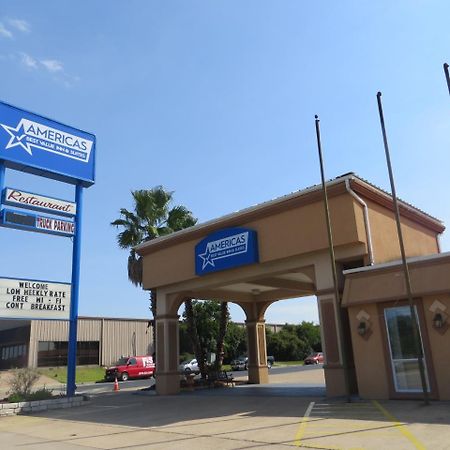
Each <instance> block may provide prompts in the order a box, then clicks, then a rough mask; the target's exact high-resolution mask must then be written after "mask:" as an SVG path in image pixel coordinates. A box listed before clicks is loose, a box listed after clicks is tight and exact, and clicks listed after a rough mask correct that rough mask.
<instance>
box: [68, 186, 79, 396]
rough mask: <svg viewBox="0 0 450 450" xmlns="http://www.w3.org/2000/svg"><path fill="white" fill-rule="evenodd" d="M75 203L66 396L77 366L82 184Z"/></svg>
mask: <svg viewBox="0 0 450 450" xmlns="http://www.w3.org/2000/svg"><path fill="white" fill-rule="evenodd" d="M75 189H76V190H75V203H76V204H77V215H76V216H75V236H74V237H73V252H72V293H71V296H70V297H71V303H70V319H69V353H68V357H67V396H68V397H73V396H74V395H75V390H76V385H75V372H76V366H77V324H78V298H79V285H80V256H81V218H82V210H83V186H81V185H80V184H77V186H76V188H75Z"/></svg>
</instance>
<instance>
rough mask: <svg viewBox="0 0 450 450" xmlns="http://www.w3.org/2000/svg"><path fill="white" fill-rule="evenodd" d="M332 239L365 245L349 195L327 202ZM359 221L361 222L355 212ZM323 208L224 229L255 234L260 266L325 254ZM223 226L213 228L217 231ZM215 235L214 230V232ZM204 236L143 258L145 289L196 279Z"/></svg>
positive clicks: (314, 205) (293, 211)
mask: <svg viewBox="0 0 450 450" xmlns="http://www.w3.org/2000/svg"><path fill="white" fill-rule="evenodd" d="M330 211H331V220H332V224H333V237H334V243H335V245H336V246H344V245H351V244H357V243H361V242H365V232H364V229H363V228H361V225H359V226H357V220H356V218H355V206H354V200H353V199H352V198H351V197H350V195H348V194H342V195H339V196H336V197H332V198H330ZM358 215H359V216H360V217H358V219H359V220H362V216H361V213H360V211H358ZM325 223H326V222H325V216H324V207H323V203H322V201H320V199H318V200H317V201H315V202H314V203H309V204H305V205H301V206H299V207H297V208H295V209H290V210H288V211H281V212H278V213H275V214H271V215H268V216H261V217H259V218H257V219H255V220H251V221H247V222H243V223H241V222H239V223H234V224H232V225H230V224H228V225H227V226H242V227H247V228H251V229H253V230H255V231H256V232H257V233H258V247H259V258H260V263H266V262H270V261H274V260H278V259H282V258H288V257H290V256H296V255H299V254H308V253H312V252H318V251H321V250H324V249H326V248H327V246H328V238H327V231H326V227H325ZM221 228H223V225H219V226H217V227H216V230H218V229H221ZM214 231H215V230H214ZM212 232H213V230H209V231H208V233H206V234H205V235H204V236H199V237H196V238H195V239H192V240H189V241H187V242H180V243H176V244H174V245H172V246H169V247H165V248H162V249H160V250H156V251H154V252H152V253H151V254H148V255H145V256H144V287H145V288H147V289H148V288H154V287H159V286H164V285H168V284H173V283H178V282H181V281H186V280H189V279H192V278H195V277H196V275H195V266H194V262H195V261H194V249H195V245H196V244H197V243H198V242H199V241H200V240H201V239H202V238H203V237H206V235H207V234H210V233H212Z"/></svg>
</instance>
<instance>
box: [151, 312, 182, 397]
mask: <svg viewBox="0 0 450 450" xmlns="http://www.w3.org/2000/svg"><path fill="white" fill-rule="evenodd" d="M178 319H179V316H178V315H157V316H156V321H155V322H156V392H157V393H158V394H160V395H168V394H178V393H179V392H180V374H179V372H178V352H179V350H178V345H179V339H178Z"/></svg>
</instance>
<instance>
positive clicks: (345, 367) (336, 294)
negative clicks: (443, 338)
mask: <svg viewBox="0 0 450 450" xmlns="http://www.w3.org/2000/svg"><path fill="white" fill-rule="evenodd" d="M315 119H316V136H317V149H318V152H319V162H320V175H321V177H322V192H323V203H324V207H325V218H326V222H327V232H328V247H329V250H330V263H331V270H332V273H333V285H334V309H335V314H336V324H337V334H338V341H339V347H340V348H341V358H342V367H343V370H344V383H345V395H346V397H347V402H348V403H350V402H351V397H350V378H349V374H348V361H347V349H346V347H345V339H344V329H343V327H342V318H341V302H340V294H339V286H338V279H337V270H336V259H335V255H334V244H333V234H332V232H331V220H330V209H329V206H328V194H327V184H326V182H325V170H324V166H323V158H322V144H321V139H320V126H319V123H320V120H319V116H317V115H316V116H315Z"/></svg>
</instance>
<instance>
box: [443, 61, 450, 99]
mask: <svg viewBox="0 0 450 450" xmlns="http://www.w3.org/2000/svg"><path fill="white" fill-rule="evenodd" d="M444 73H445V79H446V80H447V87H448V93H449V94H450V75H449V73H448V64H447V63H444Z"/></svg>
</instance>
